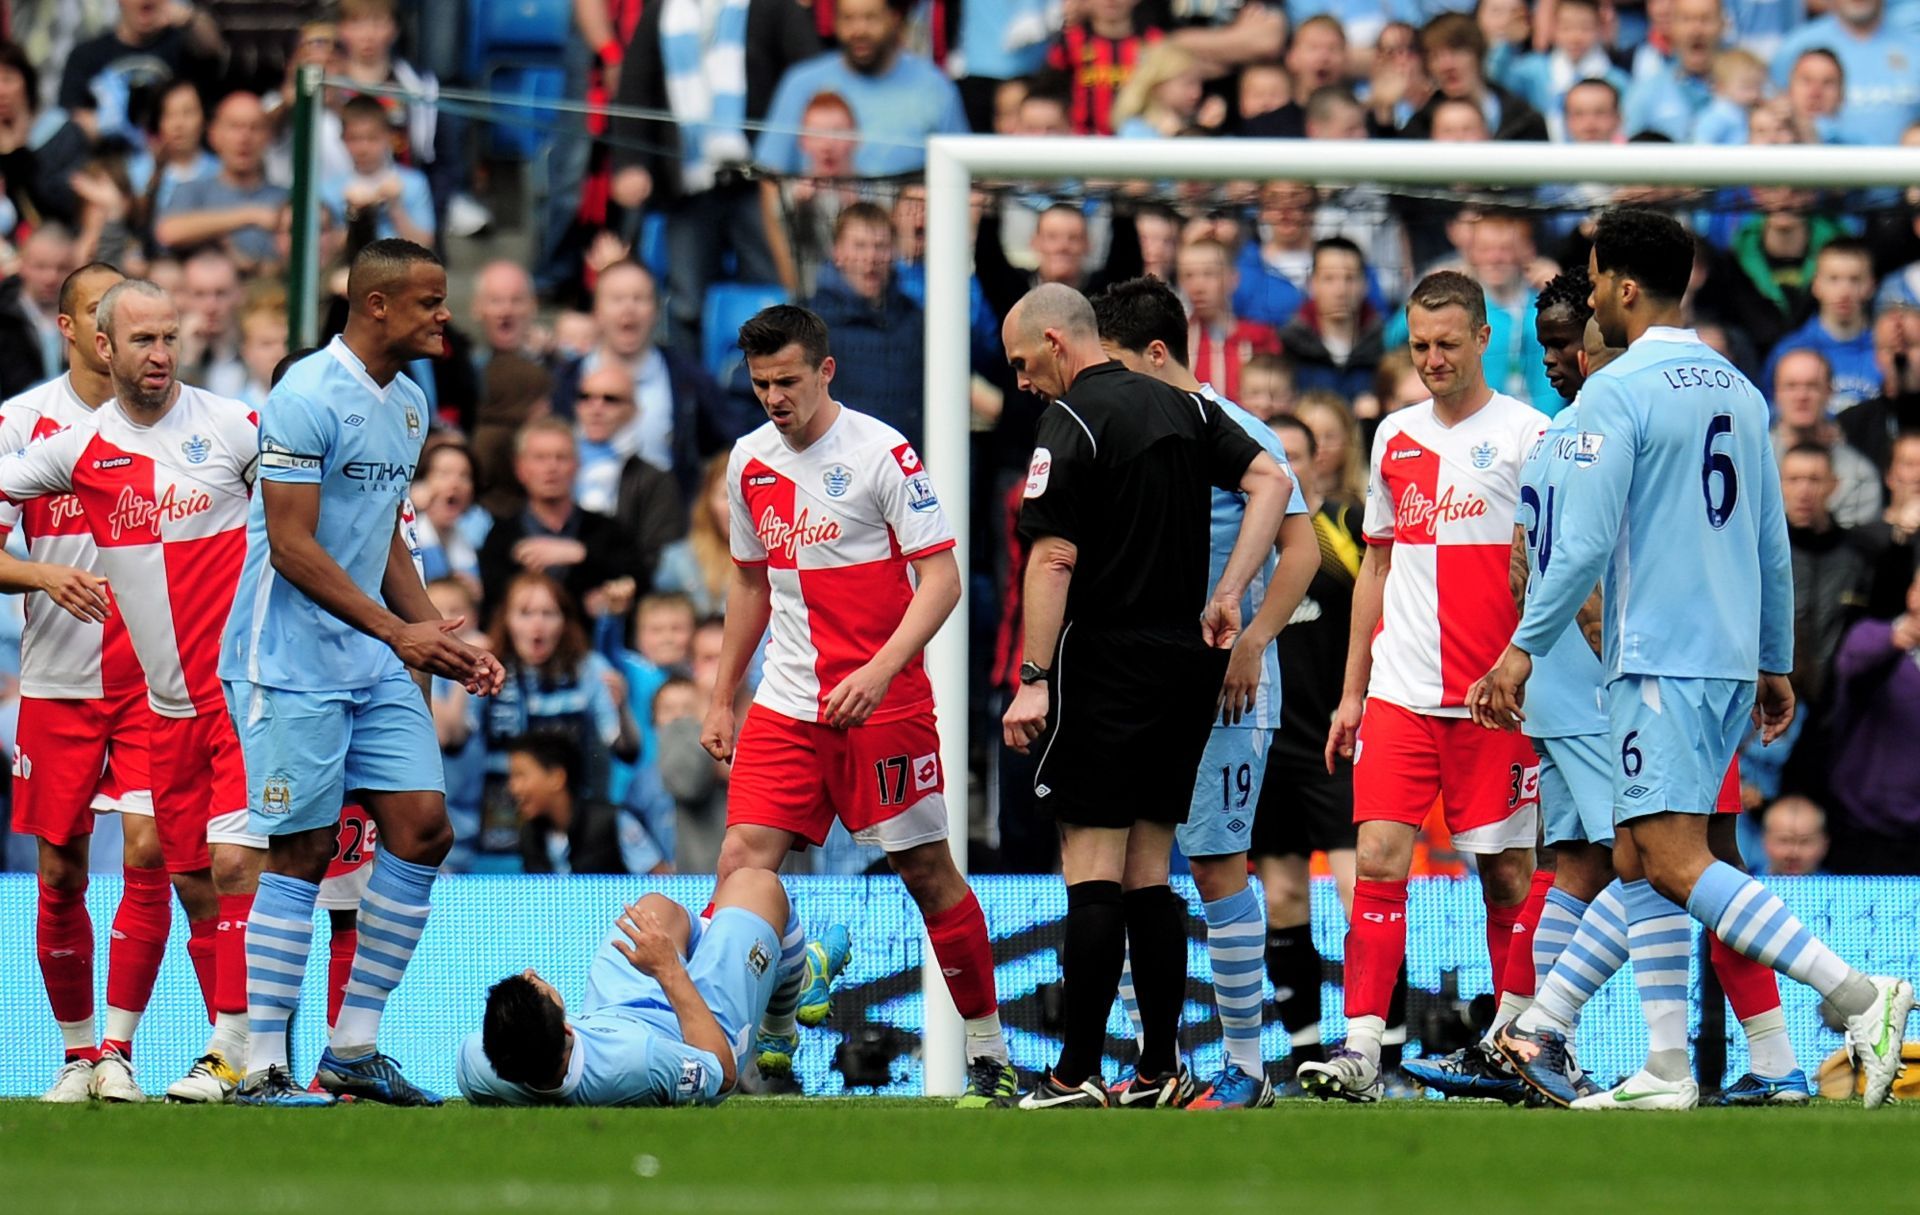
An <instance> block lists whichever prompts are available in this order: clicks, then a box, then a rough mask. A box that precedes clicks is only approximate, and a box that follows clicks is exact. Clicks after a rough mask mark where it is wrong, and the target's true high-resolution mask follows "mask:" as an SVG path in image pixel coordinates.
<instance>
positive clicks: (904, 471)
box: [893, 443, 921, 477]
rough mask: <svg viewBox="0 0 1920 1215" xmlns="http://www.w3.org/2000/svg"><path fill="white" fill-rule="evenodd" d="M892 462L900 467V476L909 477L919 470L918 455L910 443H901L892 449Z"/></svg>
mask: <svg viewBox="0 0 1920 1215" xmlns="http://www.w3.org/2000/svg"><path fill="white" fill-rule="evenodd" d="M893 462H894V463H895V464H898V465H899V466H900V473H901V475H902V476H907V477H911V476H912V475H913V474H915V473H917V472H919V471H920V469H921V464H920V455H919V453H918V452H916V451H914V450H913V445H912V444H911V443H902V444H901V445H900V446H898V447H896V448H894V449H893Z"/></svg>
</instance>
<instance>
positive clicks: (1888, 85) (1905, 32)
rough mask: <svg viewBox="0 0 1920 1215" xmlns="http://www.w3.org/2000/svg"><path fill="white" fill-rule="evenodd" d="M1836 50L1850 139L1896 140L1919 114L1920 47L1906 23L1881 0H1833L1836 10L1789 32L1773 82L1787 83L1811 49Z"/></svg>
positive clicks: (1776, 57)
mask: <svg viewBox="0 0 1920 1215" xmlns="http://www.w3.org/2000/svg"><path fill="white" fill-rule="evenodd" d="M1813 48H1820V49H1824V50H1828V51H1832V52H1833V55H1834V57H1835V58H1836V59H1838V60H1839V61H1840V66H1841V68H1842V70H1843V71H1844V72H1845V75H1846V87H1847V92H1846V102H1845V105H1844V107H1843V109H1842V111H1841V118H1842V121H1843V122H1844V124H1845V130H1846V141H1847V142H1848V143H1863V144H1894V143H1898V142H1900V135H1901V132H1903V131H1905V130H1906V129H1907V125H1908V124H1909V123H1911V122H1912V121H1913V120H1914V119H1915V118H1916V117H1920V48H1916V45H1915V38H1914V32H1913V30H1912V29H1911V28H1907V26H1906V25H1905V24H1904V23H1895V22H1891V21H1889V20H1888V19H1887V14H1886V11H1885V7H1884V5H1883V3H1882V0H1834V4H1833V11H1832V12H1831V13H1830V14H1828V15H1827V16H1825V17H1821V18H1819V19H1817V20H1815V21H1810V22H1808V23H1807V24H1806V25H1804V26H1802V27H1800V29H1798V30H1797V31H1795V32H1794V33H1793V34H1790V35H1789V36H1788V37H1787V39H1786V41H1784V42H1783V43H1781V45H1780V50H1779V51H1778V52H1777V53H1776V54H1775V55H1774V59H1773V77H1774V83H1775V84H1785V83H1786V82H1787V77H1788V75H1789V73H1791V72H1792V71H1793V68H1794V64H1795V63H1796V62H1797V61H1798V60H1799V58H1800V56H1801V55H1802V54H1803V53H1804V52H1806V51H1807V50H1810V49H1813Z"/></svg>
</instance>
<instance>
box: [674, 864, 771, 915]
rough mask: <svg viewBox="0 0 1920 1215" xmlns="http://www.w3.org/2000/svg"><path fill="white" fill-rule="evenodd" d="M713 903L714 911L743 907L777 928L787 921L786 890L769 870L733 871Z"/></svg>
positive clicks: (717, 889) (721, 883)
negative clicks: (763, 917) (716, 908)
mask: <svg viewBox="0 0 1920 1215" xmlns="http://www.w3.org/2000/svg"><path fill="white" fill-rule="evenodd" d="M647 897H648V898H660V897H662V896H660V895H648V896H647ZM713 902H714V905H715V906H717V907H744V908H746V909H747V910H749V911H753V912H755V913H757V914H760V915H763V916H765V917H766V919H767V920H768V922H769V923H772V924H773V925H774V927H776V928H777V927H779V926H780V925H781V924H782V923H784V922H785V921H786V918H787V915H786V913H787V888H786V887H785V886H783V885H781V883H780V875H779V874H777V873H775V872H774V871H773V870H771V869H759V868H742V869H736V870H734V871H733V872H732V873H730V874H728V875H727V876H726V877H725V878H723V879H722V880H721V882H720V884H719V886H718V887H717V888H716V889H715V890H714V895H713Z"/></svg>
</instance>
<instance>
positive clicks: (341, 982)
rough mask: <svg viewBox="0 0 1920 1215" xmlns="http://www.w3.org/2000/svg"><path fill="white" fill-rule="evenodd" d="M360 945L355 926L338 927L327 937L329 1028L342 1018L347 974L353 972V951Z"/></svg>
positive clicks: (358, 934) (358, 933)
mask: <svg viewBox="0 0 1920 1215" xmlns="http://www.w3.org/2000/svg"><path fill="white" fill-rule="evenodd" d="M359 947H360V932H359V930H358V929H355V928H343V929H336V930H335V931H334V933H333V935H332V936H330V937H328V938H327V1028H328V1029H332V1028H333V1023H334V1022H335V1021H338V1020H339V1019H340V1003H341V1001H343V1000H345V999H346V998H347V976H348V975H350V974H352V973H353V952H354V950H356V949H358V948H359Z"/></svg>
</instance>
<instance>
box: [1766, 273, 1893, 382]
mask: <svg viewBox="0 0 1920 1215" xmlns="http://www.w3.org/2000/svg"><path fill="white" fill-rule="evenodd" d="M1811 292H1812V295H1813V299H1814V302H1815V303H1816V304H1818V305H1819V310H1818V311H1816V312H1815V313H1814V314H1813V316H1811V317H1809V318H1808V319H1807V323H1806V324H1804V325H1802V326H1800V328H1798V329H1796V330H1794V331H1793V332H1792V333H1789V334H1788V335H1787V336H1785V337H1783V338H1781V339H1780V341H1779V343H1778V344H1777V345H1775V346H1774V348H1773V355H1772V357H1771V358H1769V359H1768V360H1767V369H1766V372H1765V373H1764V375H1763V377H1762V379H1761V381H1760V382H1761V383H1763V384H1771V383H1773V376H1774V369H1775V367H1777V366H1778V365H1779V363H1780V356H1781V355H1783V354H1785V353H1787V352H1788V351H1789V350H1817V351H1819V352H1820V354H1821V355H1822V356H1823V357H1824V358H1825V359H1826V360H1827V365H1828V366H1829V367H1831V368H1832V369H1833V398H1832V408H1833V411H1834V412H1835V413H1840V412H1843V411H1844V410H1847V409H1850V408H1852V407H1853V406H1855V405H1858V404H1859V403H1860V402H1862V401H1865V400H1868V399H1870V398H1873V397H1876V396H1879V395H1880V367H1879V364H1878V363H1877V362H1875V360H1874V352H1873V313H1872V312H1871V311H1870V308H1871V305H1872V303H1873V292H1874V279H1873V254H1872V253H1871V252H1870V251H1869V250H1868V249H1867V246H1866V245H1865V244H1863V243H1861V242H1860V241H1858V240H1854V239H1852V238H1851V237H1841V238H1840V239H1838V240H1832V241H1829V242H1827V244H1825V245H1824V246H1822V247H1821V249H1820V252H1819V254H1818V255H1817V256H1816V257H1815V258H1814V264H1813V286H1812V288H1811Z"/></svg>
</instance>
